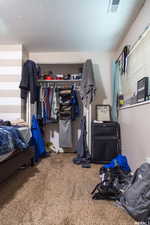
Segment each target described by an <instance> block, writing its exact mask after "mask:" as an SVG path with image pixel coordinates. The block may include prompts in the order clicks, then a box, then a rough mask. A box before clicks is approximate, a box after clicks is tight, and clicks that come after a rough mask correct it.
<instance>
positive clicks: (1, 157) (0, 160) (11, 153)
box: [0, 151, 14, 162]
mask: <svg viewBox="0 0 150 225" xmlns="http://www.w3.org/2000/svg"><path fill="white" fill-rule="evenodd" d="M13 153H14V152H13V151H12V152H8V153H6V154H3V155H0V162H3V161H4V160H6V159H7V158H9V157H10V156H11V155H13Z"/></svg>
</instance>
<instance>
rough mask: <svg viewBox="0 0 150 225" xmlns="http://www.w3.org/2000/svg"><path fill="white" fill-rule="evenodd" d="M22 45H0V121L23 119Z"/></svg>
mask: <svg viewBox="0 0 150 225" xmlns="http://www.w3.org/2000/svg"><path fill="white" fill-rule="evenodd" d="M22 60H23V50H22V45H0V119H4V120H13V119H17V118H21V117H22V116H23V114H22V107H21V105H22V104H23V103H21V99H20V90H19V83H20V79H21V69H22Z"/></svg>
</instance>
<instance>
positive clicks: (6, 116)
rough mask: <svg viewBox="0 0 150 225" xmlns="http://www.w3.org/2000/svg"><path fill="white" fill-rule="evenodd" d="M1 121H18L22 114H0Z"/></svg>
mask: <svg viewBox="0 0 150 225" xmlns="http://www.w3.org/2000/svg"><path fill="white" fill-rule="evenodd" d="M0 119H2V120H16V119H20V113H10V112H7V113H0Z"/></svg>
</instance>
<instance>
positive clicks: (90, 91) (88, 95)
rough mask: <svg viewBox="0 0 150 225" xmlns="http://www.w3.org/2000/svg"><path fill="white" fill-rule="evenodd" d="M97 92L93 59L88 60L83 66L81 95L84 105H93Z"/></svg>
mask: <svg viewBox="0 0 150 225" xmlns="http://www.w3.org/2000/svg"><path fill="white" fill-rule="evenodd" d="M95 91H96V85H95V79H94V71H93V64H92V61H91V59H88V60H87V61H86V62H85V64H84V66H83V74H82V82H81V90H80V95H81V98H82V101H83V104H84V105H85V106H86V107H88V106H89V104H91V103H92V101H93V98H94V95H95Z"/></svg>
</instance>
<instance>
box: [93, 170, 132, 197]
mask: <svg viewBox="0 0 150 225" xmlns="http://www.w3.org/2000/svg"><path fill="white" fill-rule="evenodd" d="M127 176H128V175H127V174H126V173H125V172H124V171H122V170H121V169H120V167H115V168H103V167H102V168H101V169H100V178H101V182H100V183H99V184H97V185H96V187H95V188H94V190H93V191H92V193H91V194H92V195H93V196H92V199H95V200H100V199H105V200H119V199H120V194H121V191H122V189H123V188H124V187H125V184H126V183H127V182H126V178H127Z"/></svg>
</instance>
